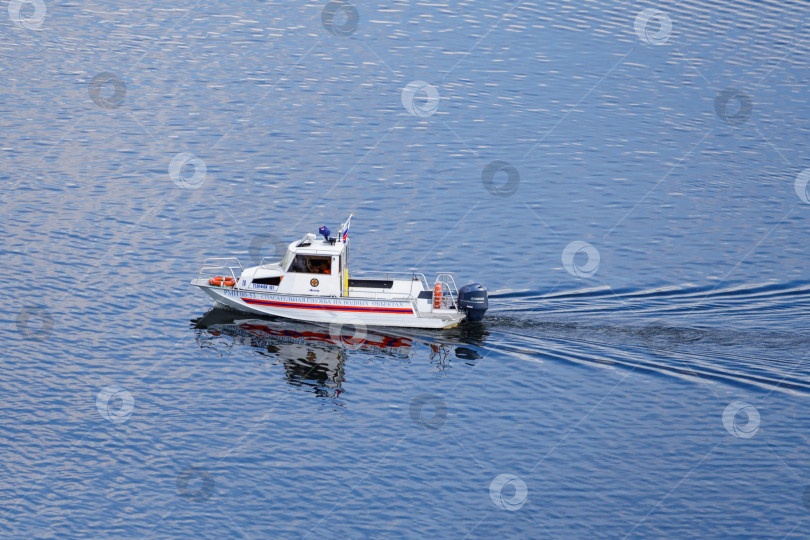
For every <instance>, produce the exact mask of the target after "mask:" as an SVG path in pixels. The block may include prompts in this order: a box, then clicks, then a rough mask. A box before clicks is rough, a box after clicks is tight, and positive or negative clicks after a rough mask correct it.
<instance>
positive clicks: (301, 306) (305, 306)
mask: <svg viewBox="0 0 810 540" xmlns="http://www.w3.org/2000/svg"><path fill="white" fill-rule="evenodd" d="M242 301H243V302H245V303H246V304H258V305H260V306H270V307H281V308H293V309H321V310H327V311H358V312H362V313H394V314H403V315H413V309H411V308H372V307H360V306H324V305H317V304H297V303H295V302H273V301H272V300H256V299H253V298H242Z"/></svg>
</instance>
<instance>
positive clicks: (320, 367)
mask: <svg viewBox="0 0 810 540" xmlns="http://www.w3.org/2000/svg"><path fill="white" fill-rule="evenodd" d="M191 322H192V327H193V328H194V329H195V332H196V340H197V343H198V344H199V345H200V347H202V348H204V349H217V348H219V347H220V346H222V345H223V344H224V345H225V346H226V347H228V348H230V349H232V348H234V347H238V346H249V347H253V348H254V349H257V351H256V352H258V353H259V354H261V355H263V356H266V357H268V358H270V359H272V360H273V363H282V364H283V366H284V371H285V375H286V378H287V381H288V382H289V383H290V384H292V385H295V386H304V387H309V388H310V389H312V390H313V391H314V392H315V394H316V395H318V396H321V397H330V398H336V397H338V396H339V395H340V394H341V392H343V386H342V385H343V383H344V381H345V368H344V366H345V362H346V360H347V358H349V357H351V356H352V355H362V356H379V355H385V356H388V357H392V358H400V359H409V358H411V357H412V356H413V355H414V354H415V352H416V351H417V350H420V351H424V352H423V354H425V356H426V357H427V358H429V359H430V361H431V362H432V363H433V364H434V365H436V366H437V367H438V368H439V369H444V368H446V367H447V366H449V365H450V362H451V360H452V357H455V358H458V359H461V360H465V361H475V360H477V359H479V358H481V356H482V354H480V352H479V351H478V350H476V349H477V348H478V347H482V346H483V344H484V340H485V338H486V330H485V329H484V328H483V326H482V325H480V324H468V325H462V326H460V327H458V328H454V329H452V330H444V331H432V330H417V331H413V330H412V329H407V330H406V329H402V330H399V329H392V328H385V329H370V328H369V329H366V328H361V327H354V326H352V325H342V326H336V325H332V326H329V325H321V324H315V323H306V322H298V321H293V320H289V319H280V318H271V317H264V318H257V317H256V316H253V315H249V314H245V313H240V312H235V311H228V310H223V309H218V308H214V309H212V310H210V311H209V312H208V313H206V314H205V315H204V316H203V317H201V318H199V319H195V320H192V321H191Z"/></svg>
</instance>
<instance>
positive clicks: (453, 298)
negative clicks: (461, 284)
mask: <svg viewBox="0 0 810 540" xmlns="http://www.w3.org/2000/svg"><path fill="white" fill-rule="evenodd" d="M439 284H441V287H442V296H441V300H440V302H441V309H456V310H458V288H457V287H456V280H455V279H454V278H453V274H451V273H450V272H439V274H438V275H437V276H436V281H435V283H434V284H433V296H434V302H435V300H436V285H439Z"/></svg>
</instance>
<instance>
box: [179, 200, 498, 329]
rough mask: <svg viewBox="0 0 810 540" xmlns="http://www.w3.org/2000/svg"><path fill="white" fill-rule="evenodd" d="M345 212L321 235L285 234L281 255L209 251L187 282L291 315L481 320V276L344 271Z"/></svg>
mask: <svg viewBox="0 0 810 540" xmlns="http://www.w3.org/2000/svg"><path fill="white" fill-rule="evenodd" d="M352 217H353V214H352V215H350V216H349V219H347V220H346V221H345V222H344V223H343V224H342V225H341V226H340V228H339V229H338V234H337V235H336V236H331V230H330V229H329V228H328V227H326V226H322V227H320V229H319V230H318V232H319V233H320V235H321V237H320V238H319V237H318V235H316V234H314V233H307V234H305V235H304V236H303V237H302V238H301V239H299V240H296V241H294V242H291V243H290V244H289V246H288V247H287V251H286V253H285V254H284V256H283V257H282V258H281V260H267V258H263V259H262V260H261V261H260V262H259V264H258V265H257V266H250V267H247V268H245V267H244V266H243V265H242V263H241V262H240V261H239V259H238V258H236V257H214V258H208V259H206V260H205V261H203V264H202V267H201V268H200V271H199V273H198V274H197V277H196V278H194V279H192V280H191V284H192V285H195V286H197V287H199V288H201V289H202V290H203V291H205V293H206V294H208V295H209V296H210V297H211V298H213V299H214V300H216V302H217V304H218V305H219V306H224V307H227V308H230V309H235V310H239V311H243V312H247V313H253V314H260V315H272V316H276V317H283V318H287V319H294V320H298V321H307V322H316V323H326V324H330V325H333V324H334V325H338V326H342V325H346V324H350V325H354V326H355V327H357V328H368V327H402V328H426V329H430V328H432V329H442V328H451V327H453V326H456V325H458V324H460V323H462V322H464V321H469V322H479V321H481V319H482V318H483V317H484V313H485V312H486V310H487V308H488V307H489V301H488V296H487V291H486V289H485V288H484V286H483V285H481V284H480V283H469V284H466V285H464V286H462V287H461V288H457V287H456V282H455V278H454V276H453V274H452V273H450V272H439V273H438V274H437V275H436V277H435V279H433V280H432V281H428V279H427V278H426V277H425V275H424V274H422V273H417V272H389V271H377V272H373V271H366V272H362V271H355V270H354V269H352V270H351V272H350V269H349V227H350V224H351V219H352Z"/></svg>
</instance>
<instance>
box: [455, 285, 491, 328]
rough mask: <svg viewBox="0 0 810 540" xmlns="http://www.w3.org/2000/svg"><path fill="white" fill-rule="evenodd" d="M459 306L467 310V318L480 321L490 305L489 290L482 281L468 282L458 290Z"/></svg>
mask: <svg viewBox="0 0 810 540" xmlns="http://www.w3.org/2000/svg"><path fill="white" fill-rule="evenodd" d="M458 307H459V308H460V309H463V310H464V311H466V312H467V320H468V321H471V322H478V321H480V320H481V319H483V318H484V313H486V311H487V308H488V307H489V299H488V297H487V290H486V289H485V288H484V286H483V285H481V284H480V283H468V284H466V285H464V286H463V287H461V288H460V289H459V290H458Z"/></svg>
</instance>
